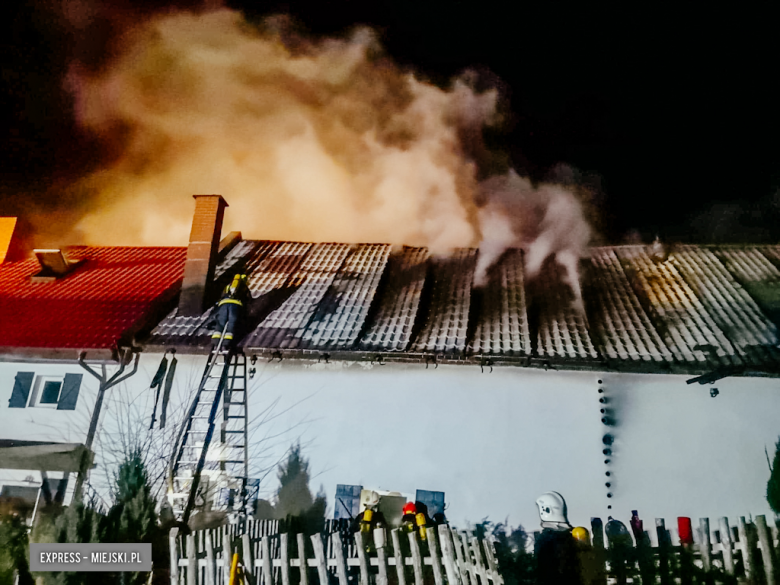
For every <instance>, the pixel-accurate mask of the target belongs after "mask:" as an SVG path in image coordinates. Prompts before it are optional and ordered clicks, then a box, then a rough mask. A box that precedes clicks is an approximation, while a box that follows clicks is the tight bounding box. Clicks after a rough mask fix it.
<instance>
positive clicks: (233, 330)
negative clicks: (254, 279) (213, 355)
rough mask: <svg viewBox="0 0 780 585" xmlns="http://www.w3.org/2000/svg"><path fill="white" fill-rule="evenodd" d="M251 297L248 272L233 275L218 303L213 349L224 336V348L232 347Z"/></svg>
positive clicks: (213, 333)
mask: <svg viewBox="0 0 780 585" xmlns="http://www.w3.org/2000/svg"><path fill="white" fill-rule="evenodd" d="M249 297H250V293H249V286H248V285H247V277H246V274H236V275H235V276H234V277H233V282H231V283H230V284H229V285H227V286H226V287H225V290H224V291H223V292H222V298H220V300H219V302H218V303H217V307H216V311H215V315H214V330H213V331H212V333H211V345H212V349H213V348H215V347H217V345H218V344H219V340H220V338H222V348H223V349H230V347H232V345H233V339H234V337H235V336H236V334H237V330H238V326H239V323H240V322H241V317H242V316H243V312H244V308H245V306H246V304H247V302H248V300H249ZM223 331H224V336H223Z"/></svg>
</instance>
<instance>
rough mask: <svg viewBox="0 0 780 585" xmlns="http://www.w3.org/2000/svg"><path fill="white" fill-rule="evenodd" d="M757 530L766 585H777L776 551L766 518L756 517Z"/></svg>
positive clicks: (762, 516)
mask: <svg viewBox="0 0 780 585" xmlns="http://www.w3.org/2000/svg"><path fill="white" fill-rule="evenodd" d="M756 528H757V530H758V541H759V542H760V543H761V559H762V560H763V561H764V574H765V575H766V585H776V583H777V582H776V579H775V551H774V550H773V547H772V536H771V533H770V532H769V528H768V527H767V525H766V516H764V515H761V516H756Z"/></svg>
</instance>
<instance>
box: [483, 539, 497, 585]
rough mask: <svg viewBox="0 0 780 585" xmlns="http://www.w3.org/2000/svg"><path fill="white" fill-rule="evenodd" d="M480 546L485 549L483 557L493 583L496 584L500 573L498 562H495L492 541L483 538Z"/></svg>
mask: <svg viewBox="0 0 780 585" xmlns="http://www.w3.org/2000/svg"><path fill="white" fill-rule="evenodd" d="M482 547H483V548H484V549H485V558H486V559H487V564H488V568H489V569H490V578H491V579H492V580H493V583H494V585H498V583H499V581H500V580H501V575H499V574H498V563H496V557H495V555H494V554H493V541H492V540H488V539H487V538H485V540H483V541H482Z"/></svg>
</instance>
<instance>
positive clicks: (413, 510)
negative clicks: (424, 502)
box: [403, 502, 417, 516]
mask: <svg viewBox="0 0 780 585" xmlns="http://www.w3.org/2000/svg"><path fill="white" fill-rule="evenodd" d="M403 514H404V516H406V515H407V514H415V515H416V514H417V506H415V505H414V502H407V503H406V504H405V505H404V509H403Z"/></svg>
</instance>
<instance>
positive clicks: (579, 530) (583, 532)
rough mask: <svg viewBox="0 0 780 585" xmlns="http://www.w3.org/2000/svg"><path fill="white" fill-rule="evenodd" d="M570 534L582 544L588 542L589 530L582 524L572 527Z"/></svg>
mask: <svg viewBox="0 0 780 585" xmlns="http://www.w3.org/2000/svg"><path fill="white" fill-rule="evenodd" d="M571 535H572V536H573V537H574V538H575V539H576V540H579V541H580V542H581V543H582V544H590V532H588V529H587V528H585V527H584V526H577V527H576V528H574V529H572V531H571Z"/></svg>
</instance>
